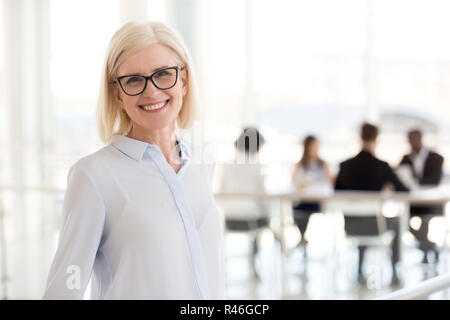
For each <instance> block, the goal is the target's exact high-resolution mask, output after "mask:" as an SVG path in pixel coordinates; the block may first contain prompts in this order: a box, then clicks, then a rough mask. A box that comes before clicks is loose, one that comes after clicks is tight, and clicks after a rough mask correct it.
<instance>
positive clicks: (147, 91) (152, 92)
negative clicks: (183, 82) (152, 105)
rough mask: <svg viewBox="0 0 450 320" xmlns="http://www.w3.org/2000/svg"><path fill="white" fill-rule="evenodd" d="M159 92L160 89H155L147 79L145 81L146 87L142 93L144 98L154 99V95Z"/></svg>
mask: <svg viewBox="0 0 450 320" xmlns="http://www.w3.org/2000/svg"><path fill="white" fill-rule="evenodd" d="M159 91H160V89H158V88H157V87H155V85H154V84H153V82H151V80H150V79H149V80H148V81H147V86H146V87H145V90H144V92H143V93H142V95H143V96H144V97H154V96H155V95H156V94H158V93H159Z"/></svg>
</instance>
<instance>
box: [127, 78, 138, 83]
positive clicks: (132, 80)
mask: <svg viewBox="0 0 450 320" xmlns="http://www.w3.org/2000/svg"><path fill="white" fill-rule="evenodd" d="M140 82H142V78H141V77H130V78H128V80H127V84H136V83H140Z"/></svg>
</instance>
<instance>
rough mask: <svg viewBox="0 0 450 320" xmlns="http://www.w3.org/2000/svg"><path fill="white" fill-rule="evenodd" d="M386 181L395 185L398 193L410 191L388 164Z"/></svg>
mask: <svg viewBox="0 0 450 320" xmlns="http://www.w3.org/2000/svg"><path fill="white" fill-rule="evenodd" d="M386 179H387V181H389V182H391V183H392V184H393V185H394V187H395V190H396V191H409V189H408V188H407V187H406V186H405V185H404V184H403V183H402V182H401V181H400V179H399V178H398V177H397V175H396V174H395V172H394V170H392V168H391V167H390V166H389V165H388V164H386Z"/></svg>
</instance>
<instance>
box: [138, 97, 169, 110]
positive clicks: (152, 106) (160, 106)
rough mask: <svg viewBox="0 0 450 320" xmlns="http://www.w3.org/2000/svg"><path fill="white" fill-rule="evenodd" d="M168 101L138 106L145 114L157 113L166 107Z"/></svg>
mask: <svg viewBox="0 0 450 320" xmlns="http://www.w3.org/2000/svg"><path fill="white" fill-rule="evenodd" d="M169 101H170V99H167V100H165V101H161V102H158V103H152V104H140V105H139V108H141V109H142V110H143V111H145V112H159V111H161V110H163V109H165V108H166V107H167V105H168V104H169Z"/></svg>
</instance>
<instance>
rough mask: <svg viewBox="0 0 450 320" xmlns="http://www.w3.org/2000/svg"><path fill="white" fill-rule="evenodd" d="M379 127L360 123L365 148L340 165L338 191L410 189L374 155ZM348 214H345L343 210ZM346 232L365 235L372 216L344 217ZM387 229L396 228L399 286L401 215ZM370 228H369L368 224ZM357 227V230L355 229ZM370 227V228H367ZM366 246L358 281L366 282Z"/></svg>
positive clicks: (394, 245)
mask: <svg viewBox="0 0 450 320" xmlns="http://www.w3.org/2000/svg"><path fill="white" fill-rule="evenodd" d="M377 137H378V128H377V127H376V126H374V125H373V124H370V123H364V124H363V125H362V126H361V141H362V150H361V151H360V152H359V153H358V154H357V155H356V156H355V157H353V158H351V159H348V160H346V161H344V162H342V163H341V164H340V168H339V173H338V175H337V178H336V183H335V186H334V188H335V190H363V191H381V190H386V189H394V190H396V191H409V190H408V188H407V187H406V186H405V185H404V184H403V183H402V182H401V181H400V180H399V178H398V177H397V176H396V174H395V173H394V171H393V170H392V168H391V167H390V166H389V164H388V163H387V162H385V161H382V160H380V159H378V158H377V157H376V156H375V147H376V145H377ZM344 214H345V213H344ZM344 218H345V231H346V232H347V233H349V234H350V233H355V232H357V233H358V234H362V235H364V234H366V233H370V232H371V231H370V230H369V229H370V227H369V225H370V223H371V221H372V220H371V219H372V218H371V217H345V216H344ZM386 222H387V229H388V230H394V232H395V236H394V239H393V241H392V257H391V262H392V284H393V285H398V284H399V283H400V279H399V278H398V275H397V271H396V264H397V262H398V261H399V259H400V229H399V228H400V224H399V217H392V218H387V220H386ZM365 225H366V226H367V228H366V226H365ZM356 229H357V230H356ZM366 229H367V230H366ZM366 249H367V247H366V246H363V245H359V246H358V250H359V260H358V281H359V282H360V283H361V284H366V279H365V276H364V274H363V269H362V264H363V261H364V254H365V251H366Z"/></svg>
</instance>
